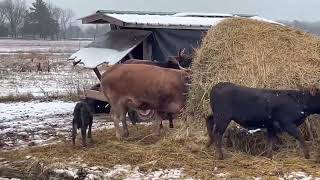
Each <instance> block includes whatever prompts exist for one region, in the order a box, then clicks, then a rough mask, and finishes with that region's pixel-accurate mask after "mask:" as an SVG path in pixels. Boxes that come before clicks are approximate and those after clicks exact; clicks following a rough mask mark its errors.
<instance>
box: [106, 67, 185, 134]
mask: <svg viewBox="0 0 320 180" xmlns="http://www.w3.org/2000/svg"><path fill="white" fill-rule="evenodd" d="M188 76H189V74H188V73H187V72H185V71H183V70H175V69H168V68H162V67H158V66H150V65H145V64H116V65H114V66H112V67H109V68H108V69H107V70H106V72H105V73H104V74H103V75H102V79H101V88H102V91H103V93H104V94H105V96H106V98H107V99H108V102H109V103H110V105H111V107H112V109H111V113H112V119H113V121H114V125H115V128H116V136H117V138H118V139H121V137H122V134H121V133H120V129H119V121H122V124H123V129H124V133H123V135H124V136H126V137H127V136H128V135H129V131H128V127H127V124H126V118H125V116H126V113H127V112H128V109H142V110H146V109H153V110H156V111H157V112H159V113H156V114H157V118H156V120H155V121H153V124H154V128H155V131H156V132H155V134H157V135H159V134H160V123H161V120H162V118H163V117H159V116H161V114H162V113H163V112H164V113H172V114H177V113H179V112H180V110H181V109H182V108H183V106H184V104H185V99H186V93H187V86H186V83H187V82H188V78H189V77H188Z"/></svg>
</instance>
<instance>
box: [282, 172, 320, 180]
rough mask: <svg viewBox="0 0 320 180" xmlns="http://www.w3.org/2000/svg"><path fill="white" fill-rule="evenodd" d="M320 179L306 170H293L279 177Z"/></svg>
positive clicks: (287, 178) (290, 179) (298, 179)
mask: <svg viewBox="0 0 320 180" xmlns="http://www.w3.org/2000/svg"><path fill="white" fill-rule="evenodd" d="M284 179H285V180H320V177H313V176H311V175H308V174H307V173H305V172H301V171H298V172H291V173H287V174H285V175H284V177H281V178H279V180H284Z"/></svg>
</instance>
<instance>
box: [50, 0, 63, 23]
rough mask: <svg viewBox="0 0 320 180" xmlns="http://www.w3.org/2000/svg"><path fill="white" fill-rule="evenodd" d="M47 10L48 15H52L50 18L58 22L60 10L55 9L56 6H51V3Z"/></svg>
mask: <svg viewBox="0 0 320 180" xmlns="http://www.w3.org/2000/svg"><path fill="white" fill-rule="evenodd" d="M48 9H49V12H50V14H51V15H52V18H53V19H54V20H57V21H60V19H61V15H62V11H63V10H62V9H61V8H59V7H57V6H56V5H53V4H51V3H48Z"/></svg>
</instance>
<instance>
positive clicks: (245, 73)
mask: <svg viewBox="0 0 320 180" xmlns="http://www.w3.org/2000/svg"><path fill="white" fill-rule="evenodd" d="M191 68H192V72H193V74H192V87H191V89H190V92H189V98H188V102H187V106H186V112H187V114H189V115H190V114H191V115H192V116H194V117H192V119H199V120H201V121H202V122H203V120H204V119H203V118H204V117H205V116H206V115H208V114H209V113H210V112H211V110H210V106H209V96H208V93H209V91H210V90H211V88H212V86H213V85H215V84H217V83H218V82H222V81H228V82H233V83H236V84H239V85H245V86H248V87H257V88H274V89H297V88H298V87H300V86H302V87H307V86H309V85H317V86H318V87H320V86H319V80H320V39H319V38H318V37H316V36H314V35H312V34H309V33H306V32H303V31H300V30H297V29H294V28H289V27H286V26H282V25H278V24H271V23H267V22H262V21H257V20H251V19H244V18H232V19H228V20H225V21H223V22H221V23H219V24H218V25H217V26H214V27H212V28H211V29H210V30H209V31H208V32H207V34H206V36H205V37H204V39H203V42H202V44H201V47H200V48H199V49H197V50H196V54H195V59H194V62H193V64H192V67H191ZM202 124H203V123H202Z"/></svg>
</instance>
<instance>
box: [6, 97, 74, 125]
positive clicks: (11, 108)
mask: <svg viewBox="0 0 320 180" xmlns="http://www.w3.org/2000/svg"><path fill="white" fill-rule="evenodd" d="M74 106H75V102H62V101H53V102H37V101H33V102H17V103H0V122H1V121H2V122H3V121H12V120H14V119H17V118H31V117H41V116H48V115H55V114H66V113H70V112H72V111H73V108H74Z"/></svg>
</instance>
